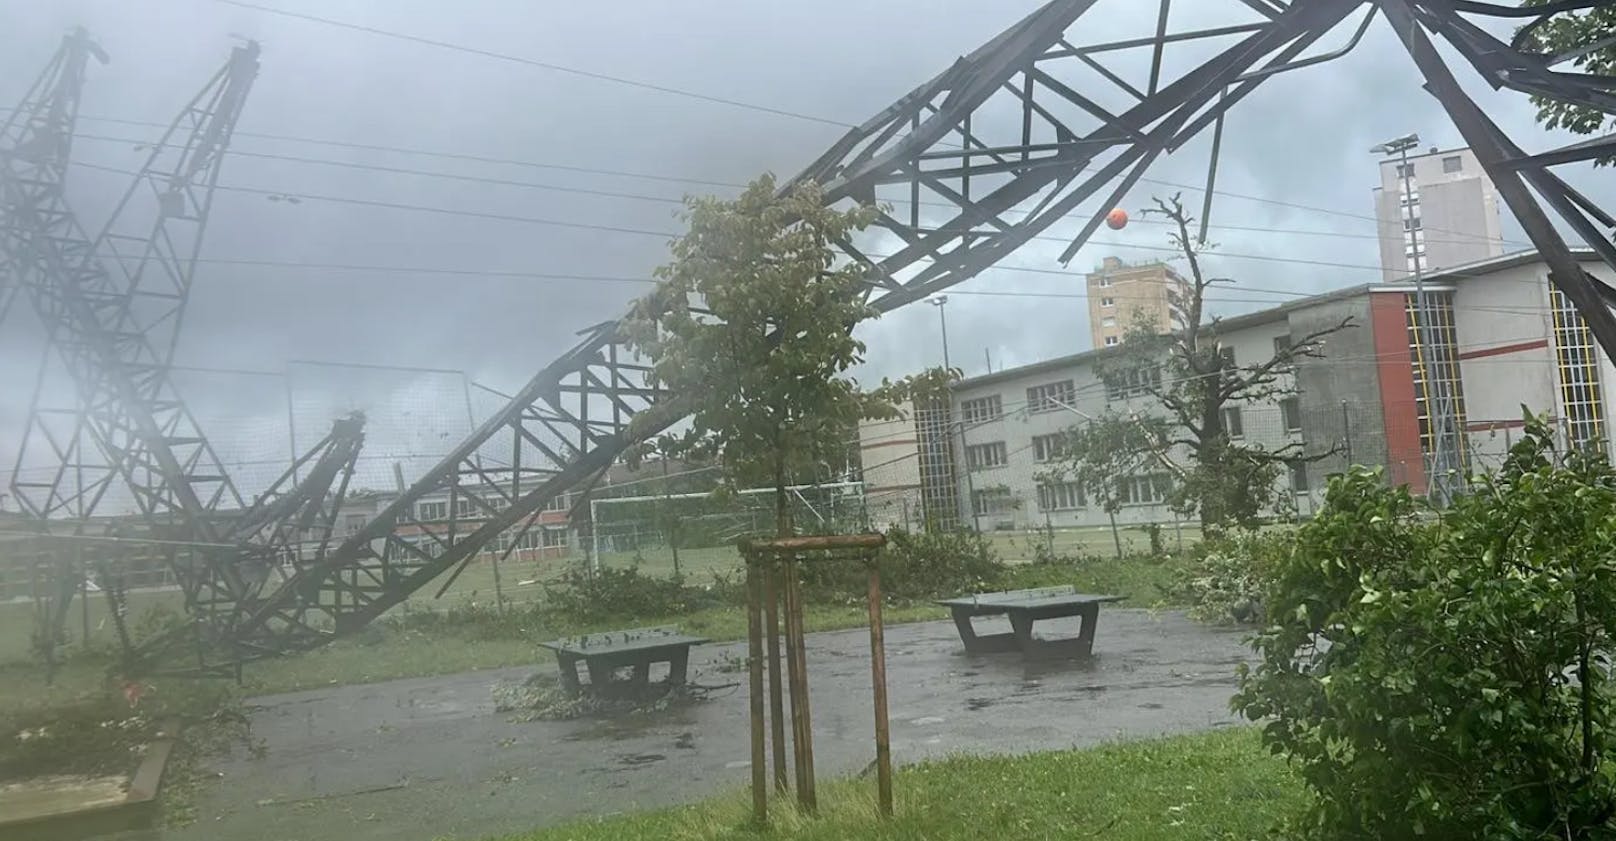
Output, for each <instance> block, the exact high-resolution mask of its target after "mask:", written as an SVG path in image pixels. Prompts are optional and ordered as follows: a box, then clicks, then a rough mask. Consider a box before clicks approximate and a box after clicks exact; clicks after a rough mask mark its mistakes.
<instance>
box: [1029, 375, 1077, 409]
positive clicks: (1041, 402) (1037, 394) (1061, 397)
mask: <svg viewBox="0 0 1616 841" xmlns="http://www.w3.org/2000/svg"><path fill="white" fill-rule="evenodd" d="M1076 400H1077V389H1076V388H1075V387H1073V385H1072V381H1071V380H1061V381H1060V382H1058V383H1045V384H1044V385H1035V386H1033V387H1032V388H1029V389H1027V411H1029V412H1053V411H1055V410H1056V409H1061V408H1065V407H1066V406H1070V405H1072V403H1073V402H1075V401H1076Z"/></svg>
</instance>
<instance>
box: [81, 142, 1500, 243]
mask: <svg viewBox="0 0 1616 841" xmlns="http://www.w3.org/2000/svg"><path fill="white" fill-rule="evenodd" d="M74 138H75V139H78V140H92V141H101V142H108V143H127V144H132V145H134V146H137V147H139V146H150V145H155V144H148V143H146V142H145V141H142V140H138V139H135V138H127V137H107V136H105V135H94V134H75V135H74ZM230 154H231V155H234V156H237V157H245V158H256V159H261V160H271V161H284V162H288V163H298V164H310V165H314V166H330V167H338V168H342V169H352V170H358V171H361V172H380V173H387V174H392V175H411V176H419V177H423V178H441V179H445V180H449V181H463V182H467V183H473V184H488V185H493V186H502V187H520V188H524V189H530V190H550V191H555V192H562V193H575V194H579V195H588V196H600V197H603V198H614V199H626V200H630V201H645V202H655V203H658V204H671V205H683V204H684V200H683V199H681V198H674V197H671V196H652V195H646V194H644V193H628V192H621V191H616V190H598V189H593V188H588V187H573V186H569V185H564V184H546V183H539V182H534V181H519V180H516V179H510V178H494V177H489V176H481V175H466V174H462V173H454V172H439V171H436V170H429V169H418V168H412V167H399V166H383V165H381V164H372V163H359V162H356V161H341V160H333V159H331V158H311V157H304V156H300V155H280V154H274V153H269V152H252V151H245V150H241V149H232V150H231V152H230ZM612 174H616V173H612ZM692 183H700V184H705V185H708V186H721V187H727V188H732V189H743V188H745V187H746V185H745V184H737V183H732V182H726V181H700V182H692ZM1162 183H1167V182H1162ZM1190 189H1194V188H1190ZM1231 197H1239V198H1248V197H1245V196H1233V194H1231ZM1253 200H1257V199H1253ZM1261 201H1268V200H1266V199H1262V200H1261ZM919 205H920V206H922V207H938V208H946V209H949V210H958V205H954V204H949V203H947V202H938V201H922V202H919ZM1292 206H1295V207H1302V206H1300V205H1292ZM1004 212H1005V213H1020V214H1024V215H1027V214H1030V213H1031V211H1022V210H1016V209H1010V210H1006V211H1004ZM1081 215H1084V214H1080V213H1078V212H1077V211H1073V212H1071V213H1068V214H1066V215H1065V217H1063V218H1076V217H1078V216H1081ZM1363 218H1368V219H1371V221H1373V217H1363ZM1130 224H1135V225H1139V224H1143V225H1157V226H1171V225H1173V224H1174V223H1173V222H1171V221H1169V220H1164V219H1149V218H1142V219H1132V220H1130ZM1209 227H1211V228H1212V229H1213V230H1219V231H1243V232H1253V233H1262V234H1286V235H1291V236H1315V237H1334V238H1338V239H1362V240H1375V241H1377V242H1378V241H1379V240H1380V238H1381V237H1380V235H1379V234H1362V233H1350V232H1346V231H1313V230H1302V229H1295V228H1266V227H1259V226H1246V225H1211V226H1209ZM1430 230H1432V231H1438V230H1442V229H1439V228H1431V229H1430ZM1484 239H1486V238H1485V237H1484V236H1483V235H1480V234H1467V235H1463V238H1461V239H1437V238H1432V237H1426V238H1425V241H1426V242H1443V243H1474V242H1476V241H1478V240H1484ZM1499 241H1500V242H1510V243H1512V244H1525V245H1530V243H1513V241H1508V240H1499Z"/></svg>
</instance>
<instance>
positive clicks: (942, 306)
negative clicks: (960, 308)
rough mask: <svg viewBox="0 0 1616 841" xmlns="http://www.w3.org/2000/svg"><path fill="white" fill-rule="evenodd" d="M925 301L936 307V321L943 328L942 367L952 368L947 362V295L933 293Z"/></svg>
mask: <svg viewBox="0 0 1616 841" xmlns="http://www.w3.org/2000/svg"><path fill="white" fill-rule="evenodd" d="M926 303H928V304H931V305H932V306H934V307H936V308H937V323H938V324H939V325H941V326H942V328H943V367H944V368H952V367H954V366H953V365H951V364H949V362H948V315H947V314H946V313H947V310H946V307H947V306H948V296H947V295H934V296H932V297H930V298H927V299H926Z"/></svg>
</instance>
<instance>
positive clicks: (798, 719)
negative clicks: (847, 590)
mask: <svg viewBox="0 0 1616 841" xmlns="http://www.w3.org/2000/svg"><path fill="white" fill-rule="evenodd" d="M785 590H786V616H785V620H786V639H787V642H788V643H789V646H790V648H789V650H788V652H787V655H788V658H787V668H789V669H790V671H791V674H790V679H791V721H792V724H793V725H794V730H795V732H794V734H793V735H794V736H795V740H796V744H795V745H794V747H795V748H796V751H795V755H796V758H797V803H798V804H799V805H800V806H801V807H802V809H803V811H805V812H808V813H810V814H812V813H813V812H814V811H815V810H816V809H817V808H818V805H819V803H818V798H817V797H816V795H815V791H814V734H813V724H812V722H813V716H812V715H811V713H810V712H809V704H808V646H807V642H806V640H804V639H803V621H802V586H801V582H800V581H799V580H798V577H797V559H796V558H795V557H794V556H791V555H788V556H786V558H785Z"/></svg>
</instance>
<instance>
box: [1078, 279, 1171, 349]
mask: <svg viewBox="0 0 1616 841" xmlns="http://www.w3.org/2000/svg"><path fill="white" fill-rule="evenodd" d="M1088 281H1089V283H1088V295H1089V335H1090V336H1092V337H1094V346H1095V347H1097V348H1100V347H1110V346H1112V345H1116V344H1120V343H1121V342H1122V337H1123V336H1125V335H1127V333H1128V331H1129V330H1132V329H1134V328H1135V327H1136V326H1140V325H1147V326H1149V327H1150V328H1152V329H1153V330H1155V331H1156V332H1158V333H1166V332H1168V331H1170V330H1172V329H1173V326H1174V324H1175V323H1176V315H1175V306H1176V304H1175V301H1182V300H1187V299H1188V296H1189V284H1188V283H1186V282H1185V280H1184V278H1182V277H1180V276H1179V274H1178V272H1175V271H1173V270H1172V269H1171V268H1169V267H1168V265H1167V264H1166V263H1140V264H1136V265H1130V264H1128V263H1124V262H1123V261H1121V260H1119V259H1117V258H1115V257H1107V258H1105V260H1104V261H1103V262H1101V264H1100V268H1099V270H1097V271H1095V272H1092V273H1090V274H1089V276H1088Z"/></svg>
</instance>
